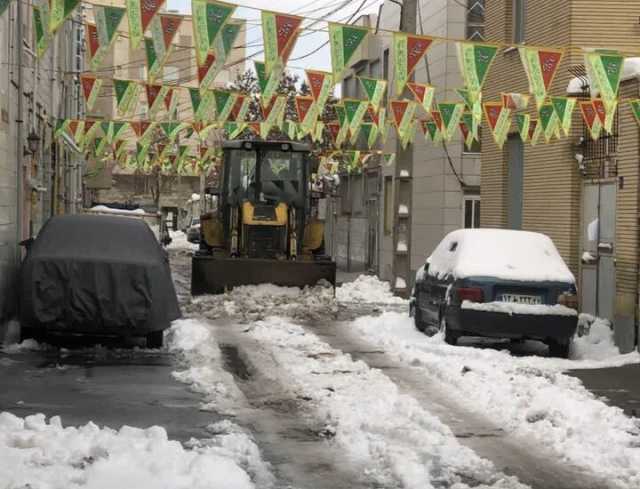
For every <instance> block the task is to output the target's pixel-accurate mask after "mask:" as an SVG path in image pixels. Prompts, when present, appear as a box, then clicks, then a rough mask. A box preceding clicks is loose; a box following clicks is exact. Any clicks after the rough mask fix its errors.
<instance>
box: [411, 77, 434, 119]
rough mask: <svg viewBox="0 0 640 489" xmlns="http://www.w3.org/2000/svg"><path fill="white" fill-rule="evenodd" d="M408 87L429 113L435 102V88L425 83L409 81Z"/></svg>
mask: <svg viewBox="0 0 640 489" xmlns="http://www.w3.org/2000/svg"><path fill="white" fill-rule="evenodd" d="M407 87H408V88H409V91H410V92H411V93H412V94H413V96H414V97H415V99H416V101H417V102H418V103H419V104H420V106H421V107H422V108H423V109H424V110H425V112H427V113H429V112H430V111H431V104H432V103H433V96H434V94H435V92H436V90H435V88H434V87H432V86H431V85H425V84H424V83H413V82H407Z"/></svg>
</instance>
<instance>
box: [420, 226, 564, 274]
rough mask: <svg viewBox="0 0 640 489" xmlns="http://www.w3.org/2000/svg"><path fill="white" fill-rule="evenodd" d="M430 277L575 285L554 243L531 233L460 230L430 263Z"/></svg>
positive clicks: (436, 252) (436, 253)
mask: <svg viewBox="0 0 640 489" xmlns="http://www.w3.org/2000/svg"><path fill="white" fill-rule="evenodd" d="M428 262H429V275H431V276H435V277H438V278H444V277H446V276H449V275H451V276H453V277H455V278H465V277H473V276H475V277H496V278H499V279H502V280H520V281H534V282H535V281H537V282H545V281H546V282H564V283H571V284H573V283H575V279H574V277H573V274H572V273H571V271H569V269H568V268H567V265H566V264H565V263H564V260H563V259H562V257H561V256H560V254H559V253H558V250H557V249H556V247H555V245H554V244H553V241H551V238H549V237H548V236H545V235H544V234H540V233H532V232H528V231H511V230H505V229H459V230H457V231H453V232H451V233H449V234H447V236H445V238H444V239H443V240H442V241H441V242H440V244H439V245H438V247H437V248H436V249H435V251H434V252H433V254H432V255H431V256H430V257H429V259H428Z"/></svg>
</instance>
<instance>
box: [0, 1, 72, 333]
mask: <svg viewBox="0 0 640 489" xmlns="http://www.w3.org/2000/svg"><path fill="white" fill-rule="evenodd" d="M31 5H32V4H30V3H27V2H15V1H12V2H10V5H9V6H8V8H7V9H6V11H5V12H4V13H3V14H2V15H0V325H2V324H3V323H4V322H5V321H6V320H7V319H8V318H9V317H11V315H12V314H13V312H14V310H15V305H16V297H15V295H14V293H13V291H14V290H15V287H14V285H15V279H16V272H17V268H18V265H19V263H20V260H21V258H22V249H21V246H20V245H19V243H20V242H21V241H22V240H25V239H27V238H29V237H32V236H35V235H37V233H38V231H39V229H40V228H41V227H42V225H43V223H44V222H45V221H46V220H47V219H48V218H49V217H50V216H51V215H53V214H56V213H63V212H72V211H73V210H74V208H75V207H76V206H77V204H78V199H79V198H81V195H82V193H81V185H82V183H81V182H82V178H81V174H82V159H81V155H80V154H79V153H77V151H76V149H77V148H75V145H74V144H73V143H72V142H71V141H66V140H63V141H54V138H53V133H54V129H55V124H56V120H57V119H61V118H62V119H64V118H68V117H76V116H77V114H78V113H79V109H80V92H79V84H78V72H79V71H81V70H82V66H83V64H82V63H83V59H82V44H81V40H82V26H81V23H80V22H79V19H80V15H81V14H80V12H79V11H78V12H77V13H74V15H73V18H71V19H68V20H67V21H66V22H65V23H64V25H63V26H62V27H61V28H60V29H59V31H58V32H57V34H56V35H54V36H53V37H52V38H51V39H50V41H49V47H48V49H47V51H46V53H44V54H43V55H42V56H41V57H40V58H37V57H36V54H35V50H36V47H35V29H34V25H33V15H32V8H31Z"/></svg>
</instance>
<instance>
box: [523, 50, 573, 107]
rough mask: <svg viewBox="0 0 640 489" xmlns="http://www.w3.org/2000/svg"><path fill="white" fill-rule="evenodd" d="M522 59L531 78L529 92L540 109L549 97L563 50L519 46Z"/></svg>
mask: <svg viewBox="0 0 640 489" xmlns="http://www.w3.org/2000/svg"><path fill="white" fill-rule="evenodd" d="M518 51H519V52H520V59H521V61H522V65H523V67H524V71H525V72H526V74H527V78H528V80H529V92H530V93H531V94H532V95H533V97H534V99H535V101H536V107H537V109H538V110H540V107H542V104H544V101H545V99H546V98H547V91H548V90H549V87H550V86H551V83H552V82H553V78H554V77H555V74H556V71H557V70H558V66H560V61H562V56H563V54H564V52H563V51H559V50H557V49H546V48H529V47H522V48H518Z"/></svg>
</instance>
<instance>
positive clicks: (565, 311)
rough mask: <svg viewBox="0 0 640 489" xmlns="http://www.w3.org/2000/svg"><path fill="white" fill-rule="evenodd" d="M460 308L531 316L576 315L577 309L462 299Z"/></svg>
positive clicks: (559, 305) (561, 306)
mask: <svg viewBox="0 0 640 489" xmlns="http://www.w3.org/2000/svg"><path fill="white" fill-rule="evenodd" d="M460 307H461V308H462V309H468V310H472V311H484V312H498V313H503V314H509V315H513V314H530V315H533V316H577V315H578V311H576V310H575V309H571V308H569V307H566V306H563V305H561V304H555V305H553V306H548V305H546V304H517V303H514V302H471V301H467V300H465V301H463V302H462V305H461V306H460Z"/></svg>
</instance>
